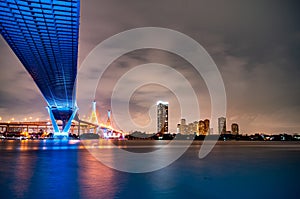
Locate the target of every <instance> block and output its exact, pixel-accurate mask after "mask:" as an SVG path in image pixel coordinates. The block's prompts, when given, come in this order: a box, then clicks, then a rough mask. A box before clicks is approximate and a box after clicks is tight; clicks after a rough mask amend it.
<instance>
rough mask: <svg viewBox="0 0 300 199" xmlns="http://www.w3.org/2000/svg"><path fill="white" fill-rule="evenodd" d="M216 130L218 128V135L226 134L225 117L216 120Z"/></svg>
mask: <svg viewBox="0 0 300 199" xmlns="http://www.w3.org/2000/svg"><path fill="white" fill-rule="evenodd" d="M218 128H219V134H225V133H226V118H225V117H220V118H218Z"/></svg>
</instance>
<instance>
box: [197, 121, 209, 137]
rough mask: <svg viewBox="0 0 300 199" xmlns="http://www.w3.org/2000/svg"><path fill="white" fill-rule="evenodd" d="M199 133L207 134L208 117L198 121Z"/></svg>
mask: <svg viewBox="0 0 300 199" xmlns="http://www.w3.org/2000/svg"><path fill="white" fill-rule="evenodd" d="M199 134H200V135H208V134H209V119H205V120H200V121H199Z"/></svg>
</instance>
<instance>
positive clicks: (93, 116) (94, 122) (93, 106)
mask: <svg viewBox="0 0 300 199" xmlns="http://www.w3.org/2000/svg"><path fill="white" fill-rule="evenodd" d="M90 122H91V123H93V124H98V118H97V111H96V101H95V100H94V101H93V102H92V115H91V120H90Z"/></svg>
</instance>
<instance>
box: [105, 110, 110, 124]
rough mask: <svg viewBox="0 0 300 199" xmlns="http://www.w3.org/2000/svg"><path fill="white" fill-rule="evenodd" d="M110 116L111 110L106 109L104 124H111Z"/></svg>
mask: <svg viewBox="0 0 300 199" xmlns="http://www.w3.org/2000/svg"><path fill="white" fill-rule="evenodd" d="M110 116H111V111H110V110H108V111H107V121H106V125H107V126H111V120H110Z"/></svg>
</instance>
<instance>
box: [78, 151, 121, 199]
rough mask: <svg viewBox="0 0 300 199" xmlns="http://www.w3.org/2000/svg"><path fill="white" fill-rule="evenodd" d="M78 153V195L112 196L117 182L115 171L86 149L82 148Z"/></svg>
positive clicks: (116, 189)
mask: <svg viewBox="0 0 300 199" xmlns="http://www.w3.org/2000/svg"><path fill="white" fill-rule="evenodd" d="M79 154H80V155H79V157H80V158H79V159H78V164H79V168H80V169H79V170H78V172H79V173H78V175H79V178H78V180H79V185H80V186H79V192H80V196H81V197H82V198H114V196H115V194H116V193H117V191H118V183H119V182H118V180H117V179H116V176H115V175H116V172H115V171H113V170H112V169H109V168H108V167H106V166H104V165H102V164H101V163H100V162H99V161H97V160H96V159H95V158H94V157H93V156H92V155H91V154H90V153H89V152H88V151H86V150H82V151H81V152H80V153H79ZM111 158H112V157H111Z"/></svg>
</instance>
